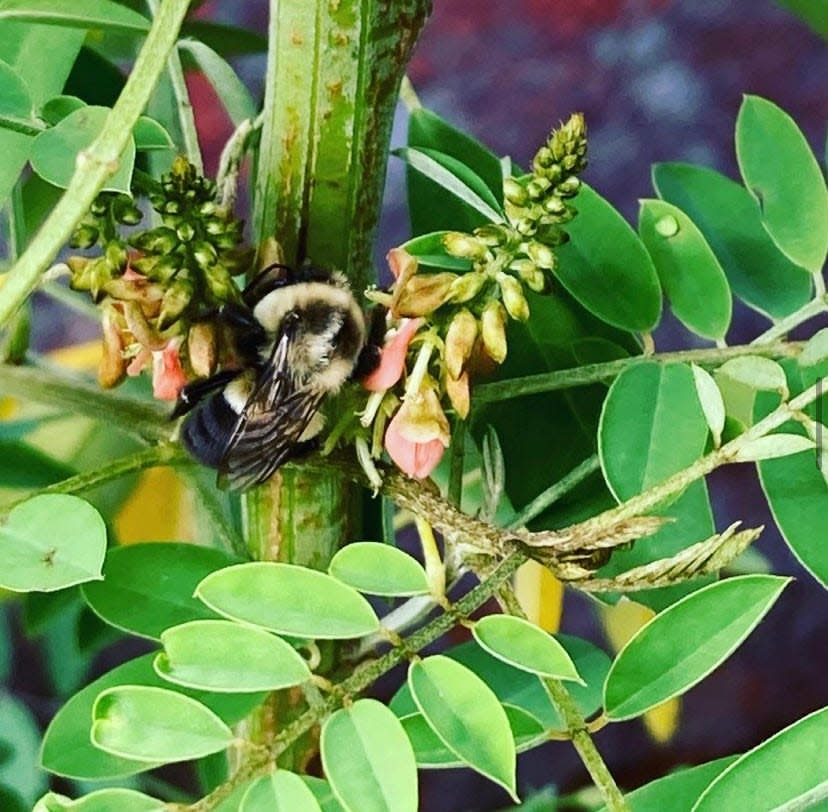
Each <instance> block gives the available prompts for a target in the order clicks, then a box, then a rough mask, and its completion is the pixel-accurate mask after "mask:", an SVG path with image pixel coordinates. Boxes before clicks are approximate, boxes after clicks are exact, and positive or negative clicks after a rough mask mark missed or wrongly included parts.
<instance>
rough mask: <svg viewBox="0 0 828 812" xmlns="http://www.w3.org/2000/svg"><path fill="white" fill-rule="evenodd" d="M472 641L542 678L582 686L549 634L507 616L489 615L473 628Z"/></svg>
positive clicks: (557, 644) (490, 652)
mask: <svg viewBox="0 0 828 812" xmlns="http://www.w3.org/2000/svg"><path fill="white" fill-rule="evenodd" d="M472 633H473V634H474V639H475V640H477V642H478V643H479V644H480V645H481V646H482V647H483V648H484V649H486V651H488V652H489V654H492V655H493V656H495V657H497V658H498V659H500V660H503V662H505V663H508V664H509V665H513V666H514V667H515V668H520V669H521V670H522V671H529V672H530V673H532V674H538V675H539V676H542V677H553V678H554V679H563V680H575V681H576V682H580V683H582V684H583V680H582V679H581V677H580V675H579V674H578V671H577V670H576V669H575V664H574V663H573V662H572V658H571V657H570V656H569V654H568V653H567V651H566V649H565V648H564V647H563V646H562V645H561V644H560V643H559V642H558V641H557V640H556V639H555V638H554V637H552V635H551V634H547V633H546V632H545V631H544V630H543V629H540V628H538V627H537V626H536V625H535V624H534V623H530V622H529V621H528V620H524V619H523V618H519V617H512V616H510V615H488V616H487V617H484V618H481V619H480V620H478V621H477V623H475V624H474V627H473V628H472Z"/></svg>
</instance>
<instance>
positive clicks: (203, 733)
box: [90, 685, 235, 764]
mask: <svg viewBox="0 0 828 812" xmlns="http://www.w3.org/2000/svg"><path fill="white" fill-rule="evenodd" d="M90 735H91V738H92V744H94V745H95V746H96V747H99V748H100V749H101V750H104V751H105V752H107V753H111V754H112V755H114V756H120V757H121V758H129V759H134V760H136V761H145V762H149V763H150V764H167V763H169V762H174V761H189V760H190V759H194V758H201V757H202V756H208V755H210V753H217V752H218V751H219V750H224V749H225V748H227V747H229V746H230V744H232V742H233V741H234V739H235V737H234V735H233V731H232V730H230V728H229V727H228V726H227V725H226V724H224V722H222V720H221V719H219V717H218V716H216V714H215V713H213V712H212V711H211V710H210V709H209V708H208V707H207V706H206V705H202V704H201V703H200V702H197V701H196V700H195V699H191V698H190V697H188V696H184V695H183V694H179V693H177V692H176V691H169V690H167V689H166V688H152V687H148V686H146V685H125V686H121V687H118V688H109V689H108V690H106V691H104V692H103V693H101V694H100V695H99V696H98V698H97V699H96V700H95V704H94V705H93V706H92V731H91V734H90Z"/></svg>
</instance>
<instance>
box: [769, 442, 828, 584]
mask: <svg viewBox="0 0 828 812" xmlns="http://www.w3.org/2000/svg"><path fill="white" fill-rule="evenodd" d="M814 456H815V455H814V454H813V453H810V454H796V455H794V456H791V457H781V458H778V459H771V460H763V461H762V462H760V463H759V465H758V468H759V480H760V482H761V483H762V489H763V490H764V492H765V495H766V496H767V498H768V505H769V506H770V509H771V513H772V514H773V518H774V521H775V522H776V526H777V527H778V528H779V532H780V533H781V534H782V536H783V538H784V539H785V541H786V543H787V544H788V547H790V549H791V551H792V552H793V554H794V555H795V556H796V557H797V558H798V559H799V561H800V563H801V564H802V566H804V567H805V569H807V570H808V571H809V572H810V573H811V575H813V576H814V578H816V579H817V580H818V581H819V582H820V583H821V584H822V585H823V586H824V587H825V588H826V589H828V544H826V543H825V517H826V516H828V482H826V478H825V474H826V471H824V470H823V471H820V469H819V468H818V467H817V466H816V464H815V462H814ZM824 464H825V463H824V462H823V465H824Z"/></svg>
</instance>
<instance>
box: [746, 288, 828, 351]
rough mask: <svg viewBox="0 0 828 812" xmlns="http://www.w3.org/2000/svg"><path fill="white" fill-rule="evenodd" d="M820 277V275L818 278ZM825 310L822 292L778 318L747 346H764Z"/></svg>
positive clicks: (827, 308)
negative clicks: (797, 308)
mask: <svg viewBox="0 0 828 812" xmlns="http://www.w3.org/2000/svg"><path fill="white" fill-rule="evenodd" d="M821 278H822V277H820V279H821ZM826 310H828V304H826V301H825V294H824V292H823V293H822V294H819V295H817V297H816V298H815V299H812V300H811V301H810V302H808V303H807V304H805V305H803V306H802V307H800V308H799V310H796V311H794V312H793V313H791V314H790V315H789V316H785V318H784V319H780V320H779V321H778V322H776V324H774V325H773V327H771V328H770V329H768V330H765V332H764V333H762V334H761V335H759V336H757V337H756V338H754V339H753V341H751V342H750V344H749V346H751V347H753V348H754V350H755V349H757V348H758V347H759V346H764V345H765V344H770V343H771V342H774V341H777V340H778V339H780V338H782V337H784V336H786V335H787V334H788V333H789V332H790V331H791V330H793V329H794V327H799V325H800V324H804V323H805V322H806V321H808V319H812V318H814V316H818V315H819V314H820V313H824V312H825V311H826ZM757 354H758V353H757Z"/></svg>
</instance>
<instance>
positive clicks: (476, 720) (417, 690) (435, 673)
mask: <svg viewBox="0 0 828 812" xmlns="http://www.w3.org/2000/svg"><path fill="white" fill-rule="evenodd" d="M408 685H409V688H410V689H411V695H412V697H413V698H414V701H415V702H416V704H417V707H418V708H419V710H420V713H422V715H423V716H424V717H425V720H426V721H427V722H428V724H429V726H430V727H431V729H432V730H433V731H434V732H435V733H436V734H437V737H438V738H439V739H440V741H442V742H443V744H444V745H445V746H446V747H447V748H448V749H449V750H451V752H452V753H454V754H455V755H456V756H457V757H458V758H459V759H460V760H461V761H463V762H464V763H465V764H467V765H468V766H469V767H471V768H472V769H473V770H475V771H476V772H479V773H480V774H481V775H485V776H486V777H487V778H490V779H491V780H492V781H494V782H495V783H496V784H499V785H500V786H502V787H503V788H504V789H505V790H506V791H507V792H508V793H509V794H510V795H511V796H512V797H513V798H514V799H515V801H516V802H517V801H518V799H517V795H516V786H515V765H516V760H517V756H516V750H515V741H514V739H513V738H512V730H511V728H510V727H509V719H508V717H507V716H506V711H505V710H504V709H503V706H502V705H501V704H500V702H499V701H498V698H497V697H496V696H495V695H494V693H493V692H492V690H491V688H489V686H488V685H486V683H485V682H483V680H481V679H480V677H478V676H477V675H476V674H475V673H474V672H473V671H470V670H469V669H468V668H466V667H465V666H462V665H460V663H457V662H455V661H454V660H451V659H449V658H448V657H445V656H443V655H441V654H437V655H434V656H433V657H427V658H425V659H424V660H419V661H418V662H414V663H412V664H411V668H410V669H409V670H408Z"/></svg>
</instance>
